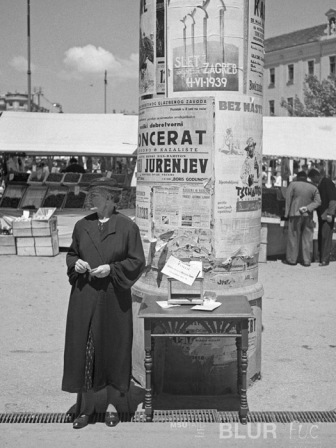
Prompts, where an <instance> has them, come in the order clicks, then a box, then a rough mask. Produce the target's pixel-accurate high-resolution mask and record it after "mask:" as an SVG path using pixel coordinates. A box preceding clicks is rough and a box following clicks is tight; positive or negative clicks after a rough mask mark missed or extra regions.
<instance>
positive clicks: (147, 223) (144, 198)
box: [135, 184, 152, 237]
mask: <svg viewBox="0 0 336 448" xmlns="http://www.w3.org/2000/svg"><path fill="white" fill-rule="evenodd" d="M151 204H152V193H151V187H150V186H148V185H143V184H140V185H139V184H138V185H137V188H136V208H135V219H136V223H137V225H138V227H139V230H140V234H141V236H142V237H143V236H151V215H152V205H151Z"/></svg>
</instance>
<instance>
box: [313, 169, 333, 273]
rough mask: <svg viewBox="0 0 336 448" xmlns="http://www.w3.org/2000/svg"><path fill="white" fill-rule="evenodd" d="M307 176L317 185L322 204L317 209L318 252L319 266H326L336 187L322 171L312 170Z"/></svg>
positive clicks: (328, 260)
mask: <svg viewBox="0 0 336 448" xmlns="http://www.w3.org/2000/svg"><path fill="white" fill-rule="evenodd" d="M308 176H309V178H310V179H311V181H312V182H313V183H314V184H315V185H317V188H318V190H319V193H320V196H321V202H322V203H321V205H320V207H318V209H317V216H318V250H319V256H320V266H328V264H329V262H330V252H331V246H332V236H333V231H334V224H335V212H336V187H335V185H334V183H333V181H332V180H331V179H329V178H328V177H326V176H325V172H324V171H322V172H321V173H319V171H318V170H316V169H314V168H313V169H311V170H310V171H309V173H308Z"/></svg>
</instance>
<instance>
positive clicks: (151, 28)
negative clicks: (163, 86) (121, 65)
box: [139, 0, 156, 96]
mask: <svg viewBox="0 0 336 448" xmlns="http://www.w3.org/2000/svg"><path fill="white" fill-rule="evenodd" d="M155 23H156V1H155V0H140V27H139V28H140V36H139V94H140V96H143V95H153V94H154V93H155V72H156V68H155V39H156V27H155Z"/></svg>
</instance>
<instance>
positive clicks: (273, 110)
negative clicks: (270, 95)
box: [269, 100, 275, 117]
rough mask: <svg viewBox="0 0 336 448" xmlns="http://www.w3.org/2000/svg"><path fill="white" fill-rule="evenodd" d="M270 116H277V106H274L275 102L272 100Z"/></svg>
mask: <svg viewBox="0 0 336 448" xmlns="http://www.w3.org/2000/svg"><path fill="white" fill-rule="evenodd" d="M269 114H270V116H271V117H272V116H273V115H275V105H274V100H271V101H270V102H269Z"/></svg>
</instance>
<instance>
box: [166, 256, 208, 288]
mask: <svg viewBox="0 0 336 448" xmlns="http://www.w3.org/2000/svg"><path fill="white" fill-rule="evenodd" d="M162 273H163V274H165V275H167V276H168V277H173V278H175V279H176V280H178V281H180V282H182V283H185V284H187V285H189V286H191V285H192V284H193V283H194V281H195V278H196V277H197V276H198V274H199V273H200V269H199V267H198V266H193V265H190V264H189V263H184V262H183V261H181V260H179V259H178V258H176V257H174V256H173V255H171V256H170V257H169V258H168V261H167V263H166V264H165V265H164V267H163V269H162Z"/></svg>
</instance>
